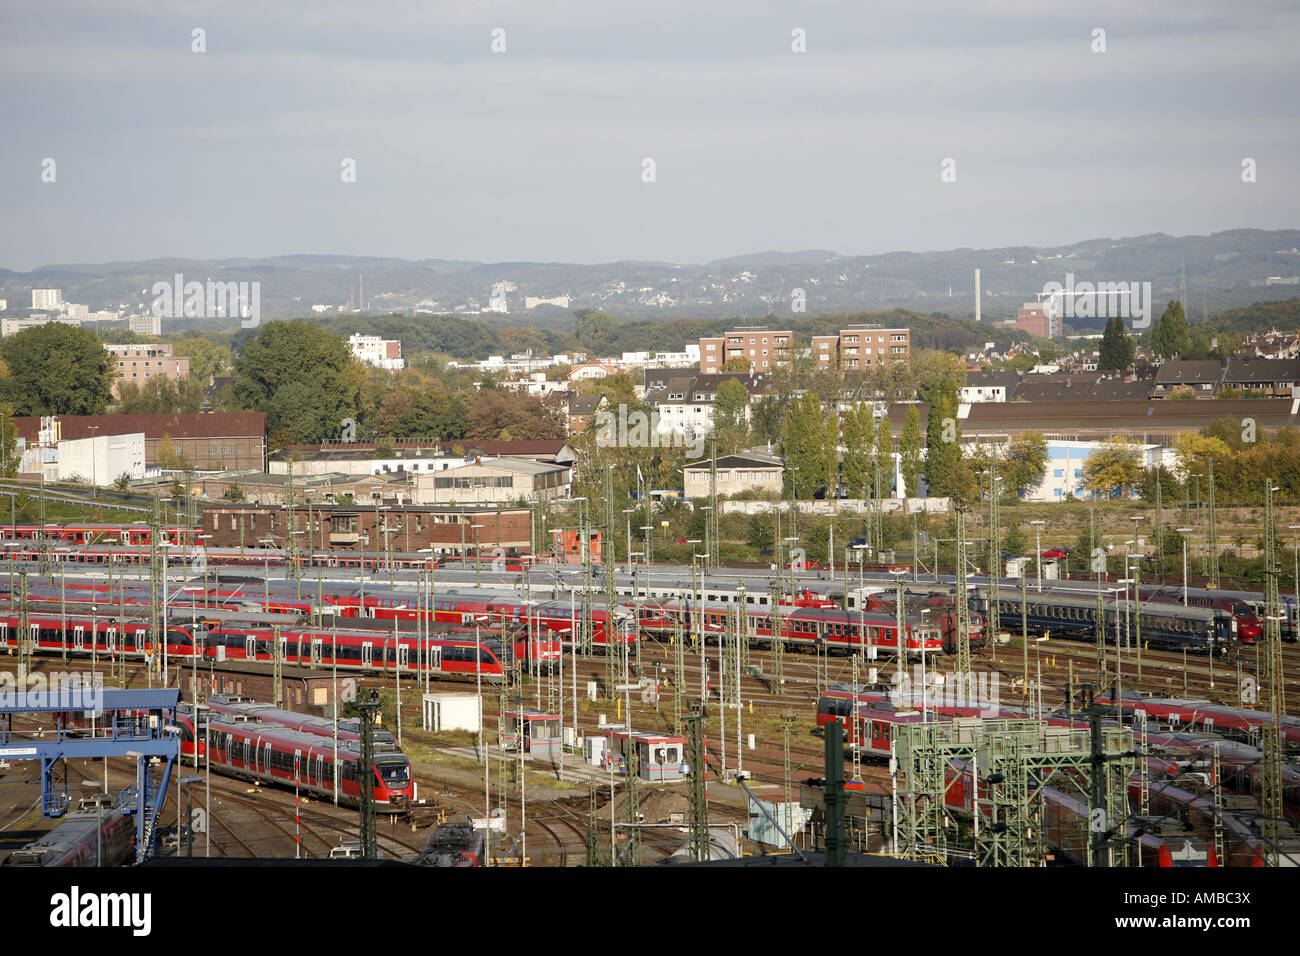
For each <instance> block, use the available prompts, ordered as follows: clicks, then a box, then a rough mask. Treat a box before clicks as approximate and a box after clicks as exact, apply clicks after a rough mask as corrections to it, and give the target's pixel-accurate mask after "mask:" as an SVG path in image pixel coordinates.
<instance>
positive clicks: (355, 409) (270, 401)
mask: <svg viewBox="0 0 1300 956" xmlns="http://www.w3.org/2000/svg"><path fill="white" fill-rule="evenodd" d="M234 379H235V380H234V385H233V388H232V392H233V397H234V400H235V401H236V403H238V404H239V406H240V407H242V408H249V409H253V410H256V411H261V412H265V413H266V417H267V427H268V428H269V429H270V430H271V431H273V432H276V431H281V430H282V431H284V432H285V434H286V435H287V436H288V438H289V440H290V441H293V442H318V441H321V440H323V439H325V438H333V437H336V436H337V435H338V434H339V428H340V427H341V424H342V422H343V421H344V420H345V419H349V418H350V419H354V420H355V419H356V418H357V417H358V416H359V414H360V409H361V393H362V390H363V387H364V383H365V371H364V369H362V368H361V366H360V365H359V364H358V363H357V362H356V360H355V359H353V357H352V355H351V353H350V352H349V351H348V346H347V343H346V342H344V341H343V339H341V338H339V337H338V336H337V335H333V334H332V333H330V332H326V331H324V330H323V329H320V328H317V327H316V326H314V325H312V324H311V323H310V322H304V321H302V320H300V319H299V320H295V321H293V322H270V323H268V324H266V325H264V326H262V328H261V329H260V330H259V332H258V333H257V336H256V337H255V338H253V339H252V340H250V341H249V342H248V344H247V345H246V346H245V348H244V355H243V357H242V358H241V359H240V360H239V361H238V362H236V363H235V374H234Z"/></svg>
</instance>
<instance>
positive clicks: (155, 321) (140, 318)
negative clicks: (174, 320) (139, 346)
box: [126, 312, 162, 335]
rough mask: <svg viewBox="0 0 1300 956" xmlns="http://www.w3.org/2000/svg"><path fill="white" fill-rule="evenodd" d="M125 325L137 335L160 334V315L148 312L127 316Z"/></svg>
mask: <svg viewBox="0 0 1300 956" xmlns="http://www.w3.org/2000/svg"><path fill="white" fill-rule="evenodd" d="M126 327H127V328H128V329H130V330H131V331H132V332H135V333H136V334H137V335H162V316H160V315H153V314H152V313H149V312H146V313H144V314H142V315H131V316H127V320H126Z"/></svg>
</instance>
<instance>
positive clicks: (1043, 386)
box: [1014, 373, 1155, 402]
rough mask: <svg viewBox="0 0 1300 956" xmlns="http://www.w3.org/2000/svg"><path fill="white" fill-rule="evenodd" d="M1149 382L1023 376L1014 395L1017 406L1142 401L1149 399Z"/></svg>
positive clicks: (1094, 376) (1077, 376) (1152, 385)
mask: <svg viewBox="0 0 1300 956" xmlns="http://www.w3.org/2000/svg"><path fill="white" fill-rule="evenodd" d="M1154 389H1155V383H1154V382H1153V381H1152V380H1151V379H1139V380H1134V381H1125V380H1124V379H1122V378H1118V377H1112V376H1106V375H1098V374H1096V373H1090V374H1084V375H1080V374H1055V375H1026V376H1025V377H1024V378H1023V379H1022V380H1021V381H1020V385H1019V387H1017V389H1016V392H1015V399H1014V400H1015V401H1017V402H1072V401H1080V402H1118V401H1125V400H1129V399H1136V400H1141V401H1145V400H1146V399H1148V398H1151V397H1152V392H1153V391H1154Z"/></svg>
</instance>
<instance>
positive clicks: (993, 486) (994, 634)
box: [984, 451, 1002, 660]
mask: <svg viewBox="0 0 1300 956" xmlns="http://www.w3.org/2000/svg"><path fill="white" fill-rule="evenodd" d="M1001 522H1002V515H1001V504H1000V502H999V501H998V456H997V452H996V451H995V452H994V454H993V456H992V457H991V458H990V459H989V565H988V581H989V591H988V595H989V601H988V608H989V610H988V614H986V615H985V620H984V640H985V643H987V644H988V646H989V648H990V651H991V652H992V654H993V659H994V660H997V653H998V631H999V630H1001V627H1002V623H1001V620H1000V619H999V617H998V607H999V601H998V585H999V583H1000V581H1001V577H1002V527H1001Z"/></svg>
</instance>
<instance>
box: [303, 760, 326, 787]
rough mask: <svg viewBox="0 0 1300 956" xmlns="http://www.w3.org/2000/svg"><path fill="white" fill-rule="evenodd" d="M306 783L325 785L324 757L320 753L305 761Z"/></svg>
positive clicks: (318, 785)
mask: <svg viewBox="0 0 1300 956" xmlns="http://www.w3.org/2000/svg"><path fill="white" fill-rule="evenodd" d="M307 783H308V784H313V785H315V786H317V787H323V786H325V758H324V757H323V756H321V755H320V754H317V755H316V756H315V757H313V758H312V759H311V760H309V761H307Z"/></svg>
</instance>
